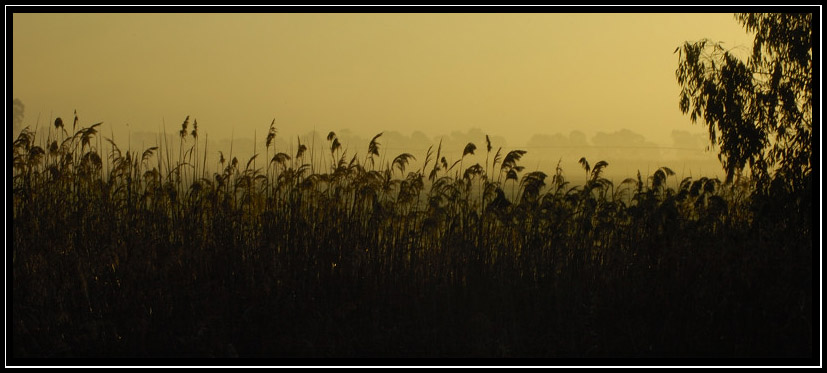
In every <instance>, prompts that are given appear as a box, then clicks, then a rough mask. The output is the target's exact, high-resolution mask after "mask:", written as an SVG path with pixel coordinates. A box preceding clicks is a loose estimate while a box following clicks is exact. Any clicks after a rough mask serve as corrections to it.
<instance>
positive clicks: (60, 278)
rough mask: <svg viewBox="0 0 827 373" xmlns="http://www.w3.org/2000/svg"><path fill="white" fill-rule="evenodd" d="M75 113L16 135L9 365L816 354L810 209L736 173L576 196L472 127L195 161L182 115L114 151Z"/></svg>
mask: <svg viewBox="0 0 827 373" xmlns="http://www.w3.org/2000/svg"><path fill="white" fill-rule="evenodd" d="M77 122H78V119H77V116H76V117H75V121H74V123H73V129H72V131H71V132H70V131H68V130H67V129H66V128H64V126H63V122H62V120H61V119H58V120H56V121H55V124H54V126H53V127H52V128H50V129H49V131H48V133H47V134H46V135H45V136H46V139H45V143H44V142H42V141H43V140H42V137H43V136H42V135H41V136H38V135H37V134H35V133H34V132H30V131H28V130H27V129H24V130H23V132H22V133H21V134H20V135H19V136H18V137H17V139H15V140H14V142H13V144H12V152H13V154H12V155H13V178H12V194H13V204H12V210H13V221H12V223H13V224H12V246H13V258H12V259H13V261H12V267H13V321H14V340H15V343H14V354H15V356H18V357H20V356H166V355H169V356H239V355H240V356H767V355H775V356H809V355H811V354H812V342H811V341H812V338H811V325H812V324H811V323H812V312H811V310H812V294H811V286H812V285H811V279H812V271H811V270H812V268H811V267H812V231H811V230H810V229H809V225H807V224H806V223H807V222H808V221H809V222H811V220H807V219H809V218H808V217H807V215H806V214H807V213H808V211H811V210H806V208H807V207H806V206H807V204H806V203H803V204H802V203H798V204H796V205H789V204H785V203H784V202H783V201H780V202H779V201H776V202H773V200H772V198H770V197H772V196H770V197H767V196H760V195H758V194H756V193H754V191H753V190H752V188H753V183H752V182H751V181H750V180H747V179H746V178H744V179H741V180H737V181H736V182H733V183H728V184H726V183H722V182H721V181H719V180H718V179H715V178H712V179H709V178H705V177H702V178H699V179H695V180H693V179H692V178H684V179H682V180H680V181H679V182H678V183H672V185H678V188H671V187H668V185H669V184H670V183H668V182H667V181H668V180H669V179H673V178H675V177H676V176H675V173H674V172H673V171H672V170H671V169H670V168H668V167H661V168H659V169H658V170H656V171H655V172H654V174H653V175H651V176H647V177H643V176H642V175H641V174H640V173H638V174H637V175H636V177H632V178H628V179H626V180H624V181H623V182H621V183H619V184H617V185H615V184H614V183H613V182H612V181H610V180H607V179H605V178H603V177H602V176H601V174H602V171H603V170H604V169H605V168H606V167H610V165H609V163H608V162H606V161H599V162H597V163H594V164H593V165H592V164H590V163H589V161H588V160H586V159H585V158H583V159H581V160H580V164H581V165H582V167H583V171H585V174H586V176H587V181H586V183H585V184H583V185H571V184H570V183H569V182H568V181H567V177H566V175H565V173H564V172H563V170H562V169H561V168H560V167H559V166H558V167H557V169H556V170H555V172H554V173H553V174H551V175H549V174H546V173H544V172H543V171H539V170H537V171H532V172H527V171H526V170H525V169H524V167H523V166H521V165H519V162H520V159H521V157H522V156H523V155H524V154H526V152H525V151H523V150H519V149H515V150H510V151H509V150H503V149H502V148H499V149H498V150H497V151H496V152H495V153H494V154H493V156H491V157H489V156H490V155H491V153H492V150H493V146H492V144H491V143H490V141H489V139H488V138H487V137H486V146H485V148H484V150H485V151H486V157H485V164H483V165H481V164H479V163H476V164H473V165H467V164H466V163H465V162H464V159H465V158H466V156H468V155H469V154H470V155H473V154H474V152H475V151H483V149H482V148H479V149H478V148H477V146H476V145H475V144H473V143H469V144H467V145H466V146H465V147H464V149H462V153H461V154H462V155H461V156H460V157H459V158H458V159H455V160H450V159H448V157H449V152H447V151H445V149H442V146H441V144H439V145H438V146H437V149H436V153H433V152H432V150H433V149H428V151H427V152H426V154H424V156H422V155H414V154H409V153H403V154H399V155H396V156H393V155H389V154H386V153H385V152H383V151H382V144H381V140H382V139H381V135H382V134H381V133H380V134H378V135H376V136H375V137H373V139H372V140H371V141H370V143H369V144H368V146H367V148H366V149H365V152H364V153H361V154H359V153H358V152H354V153H353V154H349V153H348V152H347V151H345V150H343V149H342V144H341V143H340V142H339V140H338V137H337V136H336V134H335V133H334V132H330V133H329V135H328V136H327V141H328V143H329V144H328V145H326V146H327V147H328V149H329V157H328V156H326V155H323V156H313V157H312V158H311V159H310V160H308V159H307V154H306V153H307V152H308V151H311V152H312V151H313V149H308V148H307V146H306V145H304V144H301V142H300V141H299V142H298V143H297V144H296V147H295V148H292V149H294V150H295V151H292V150H288V149H277V148H276V147H275V146H274V144H275V143H274V142H273V139H274V138H275V137H276V136H277V130H276V128H275V121H274V122H273V123H271V125H270V128H269V131H268V135H267V137H266V139H265V140H264V141H262V143H263V146H264V154H261V153H258V154H255V155H253V156H252V157H251V158H250V159H247V160H239V159H237V158H235V157H233V156H232V150H230V153H228V154H229V157H228V158H224V153H223V152H220V158H219V161H218V163H217V164H215V165H208V164H206V163H207V162H206V159H207V157H206V152H207V151H208V149H207V148H206V139H205V141H204V142H200V139H199V138H198V133H197V130H198V128H197V121H195V120H193V122H192V130H191V131H189V129H188V125H189V117H187V119H186V120H185V121H184V122H183V123H182V128H181V130H180V132H179V144H178V148H177V149H174V148H173V147H170V144H169V143H168V142H167V141H164V142H159V143H158V144H157V145H156V146H153V147H150V148H147V149H142V150H138V151H131V150H127V151H126V152H123V151H122V150H121V149H119V148H118V146H117V145H116V142H115V140H114V139H111V138H105V140H106V141H105V142H101V141H100V140H99V137H100V136H101V135H100V134H99V133H97V127H98V126H99V125H100V123H98V124H95V125H92V126H89V127H81V128H77V129H76V128H75V126H76V125H77ZM164 139H166V137H164ZM38 140H41V143H40V145H36V144H38ZM96 140H97V141H96ZM107 145H108V146H107ZM457 150H459V149H457ZM209 151H211V152H219V151H218V150H215V149H210V150H209ZM199 152H202V153H199ZM503 154H504V155H503ZM262 155H263V158H262V157H261V156H262ZM418 156H420V157H421V159H423V166H422V167H421V168H417V169H410V168H409V167H408V166H409V164H410V163H411V161H415V160H416V159H417V158H418ZM314 159H315V163H317V165H316V166H314V165H313V163H314ZM489 159H490V160H491V163H489ZM469 163H470V162H469ZM257 166H258V167H257ZM779 198H781V197H779ZM785 198H786V197H785ZM779 206H788V207H789V206H795V207H794V208H789V209H788V210H781V209H780V208H779ZM770 221H776V222H777V224H776V226H775V228H773V227H772V226H771V225H769V224H768V222H770ZM780 226H783V227H786V229H788V230H786V231H785V230H782V229H779V228H778V227H780ZM790 230H794V231H795V234H793V235H790V234H788V232H790Z"/></svg>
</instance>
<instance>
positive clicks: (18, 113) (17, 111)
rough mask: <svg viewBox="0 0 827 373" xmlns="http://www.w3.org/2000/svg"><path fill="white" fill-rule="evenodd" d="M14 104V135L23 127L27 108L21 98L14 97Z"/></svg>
mask: <svg viewBox="0 0 827 373" xmlns="http://www.w3.org/2000/svg"><path fill="white" fill-rule="evenodd" d="M12 106H13V109H12V129H13V130H14V135H17V133H18V132H20V129H21V128H22V127H23V109H25V106H24V105H23V101H20V99H19V98H16V99H14V101H13V103H12Z"/></svg>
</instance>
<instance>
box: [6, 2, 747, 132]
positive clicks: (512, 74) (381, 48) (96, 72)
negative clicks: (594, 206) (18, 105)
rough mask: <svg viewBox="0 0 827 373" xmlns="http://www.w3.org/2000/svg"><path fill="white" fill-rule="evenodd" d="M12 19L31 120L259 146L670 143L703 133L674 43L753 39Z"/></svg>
mask: <svg viewBox="0 0 827 373" xmlns="http://www.w3.org/2000/svg"><path fill="white" fill-rule="evenodd" d="M429 9H432V8H429ZM349 10H352V9H349ZM406 10H410V9H409V8H406ZM549 10H550V11H554V10H557V9H554V8H550V9H549ZM627 10H634V9H627ZM12 22H13V28H12V38H11V41H12V43H13V44H12V45H13V48H12V69H13V70H12V71H13V75H12V82H11V83H12V87H13V88H12V90H13V96H14V98H19V99H20V100H21V101H22V102H23V103H24V105H25V124H28V125H33V124H34V122H35V121H36V120H37V119H38V117H39V118H40V123H41V124H45V123H47V122H48V121H49V120H50V118H54V117H58V116H62V117H64V119H65V118H71V117H72V111H73V110H75V109H77V111H78V114H79V116H80V118H81V122H82V123H85V124H87V125H88V124H92V123H96V122H100V121H103V122H104V123H105V125H108V126H111V130H112V131H114V132H115V133H116V134H118V133H124V132H123V131H127V130H128V131H132V132H135V131H150V132H157V131H158V129H160V128H161V126H162V124H163V123H166V129H167V131H169V132H174V131H177V130H178V129H180V124H181V122H182V121H183V119H184V118H185V117H186V116H187V115H189V116H191V118H196V119H197V120H198V124H199V128H200V131H205V132H206V133H208V134H209V136H210V138H211V139H212V138H220V137H229V136H230V135H231V133H232V134H233V136H234V137H235V138H239V137H250V138H252V137H253V132H254V131H255V132H256V133H257V135H258V136H259V138H261V137H263V136H264V135H265V134H266V131H267V129H268V127H269V125H270V122H271V121H272V119H273V118H275V119H276V126H277V127H278V129H279V134H280V135H282V134H284V135H285V136H289V135H293V136H295V134H301V133H305V132H307V131H310V130H313V129H314V128H315V129H316V130H317V131H320V132H322V133H327V132H328V131H330V130H334V131H340V130H343V129H349V130H351V131H353V132H356V133H359V134H362V135H363V136H365V137H368V138H369V137H371V136H372V135H373V134H376V133H378V132H380V131H398V132H401V133H403V134H405V135H410V134H411V133H412V132H414V131H422V132H424V133H425V134H427V135H428V136H437V135H442V134H449V133H451V132H452V131H467V130H469V129H470V128H478V129H481V130H482V131H483V132H484V133H487V134H491V135H492V136H501V137H502V138H504V139H506V140H507V141H508V142H509V145H517V144H525V143H526V142H528V141H529V139H530V138H531V137H532V135H535V134H555V133H563V134H568V133H570V132H571V131H573V130H579V131H582V132H583V133H585V134H586V135H587V136H588V137H589V138H592V136H594V135H595V134H596V133H598V132H605V133H611V132H616V131H620V130H622V129H627V130H630V131H632V132H634V133H637V134H641V135H643V136H644V137H645V138H646V140H647V141H651V142H654V143H657V144H663V145H666V146H669V145H671V144H672V138H671V137H670V136H671V133H672V131H673V130H681V131H689V132H692V133H704V132H705V129H704V128H703V127H702V126H701V125H700V124H696V125H691V124H690V122H689V118H688V117H687V116H685V115H683V114H681V113H680V110H679V109H678V93H679V91H680V88H679V86H678V84H677V82H676V79H675V69H676V68H677V64H678V56H677V55H676V54H674V53H673V52H674V50H675V48H676V47H678V46H679V45H681V44H682V43H683V42H684V41H694V40H698V39H701V38H706V37H708V38H711V39H714V40H716V41H723V42H725V45H726V46H729V47H731V48H732V47H740V49H741V50H742V51H743V53H748V52H749V50H750V49H751V45H752V42H751V40H752V39H751V36H750V35H748V34H747V33H746V32H745V31H744V29H743V27H742V26H741V25H740V24H739V23H738V22H737V21H736V20H735V19H734V17H733V15H732V14H654V13H643V14H635V13H629V14H497V13H493V14H432V13H426V14H14V15H13V18H12ZM127 125H128V127H127ZM105 131H107V132H108V130H105ZM107 132H104V133H107ZM478 145H479V144H478Z"/></svg>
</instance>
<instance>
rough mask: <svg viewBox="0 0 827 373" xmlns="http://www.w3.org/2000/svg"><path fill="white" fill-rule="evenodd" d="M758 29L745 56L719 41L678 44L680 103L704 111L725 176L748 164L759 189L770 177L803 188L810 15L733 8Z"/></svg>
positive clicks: (807, 168)
mask: <svg viewBox="0 0 827 373" xmlns="http://www.w3.org/2000/svg"><path fill="white" fill-rule="evenodd" d="M735 18H736V19H737V20H738V21H739V22H740V23H741V24H742V25H743V26H744V27H745V28H746V30H747V31H749V32H755V40H754V45H753V50H752V55H751V56H750V57H749V58H748V59H747V61H746V62H744V61H742V60H740V59H738V58H736V57H735V56H734V55H733V54H731V53H730V51H729V50H727V49H724V48H723V46H722V45H721V44H720V43H714V42H711V41H710V40H701V41H698V42H694V43H690V42H686V43H684V45H683V46H682V47H678V48H677V49H675V53H678V56H679V65H678V69H677V71H676V75H677V80H678V83H679V84H680V85H681V87H682V89H681V94H680V109H681V111H682V112H683V113H684V114H686V113H689V114H690V118H691V120H692V122H696V121H697V119H698V118H699V117H700V118H702V119H703V121H704V122H705V124H706V126H708V128H709V138H710V140H711V141H712V143H713V144H717V145H718V146H719V147H720V152H719V155H718V159H719V160H721V162H722V164H723V166H724V169H725V170H726V173H727V180H731V179H732V177H733V176H734V175H735V174H737V173H739V172H740V171H742V170H743V169H744V168H745V167H746V166H747V165H749V168H750V170H751V171H752V174H753V175H754V176H757V178H758V180H759V186H760V187H767V186H768V185H769V183H768V182H769V181H770V180H771V179H775V180H783V181H785V184H787V185H789V186H790V187H791V188H793V189H794V190H795V189H798V188H799V187H806V186H805V185H804V183H810V182H811V181H809V180H811V179H810V175H811V171H812V162H811V158H812V142H813V140H812V130H813V121H812V97H813V96H812V87H813V45H812V19H813V17H812V14H809V13H807V14H736V15H735Z"/></svg>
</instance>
